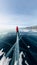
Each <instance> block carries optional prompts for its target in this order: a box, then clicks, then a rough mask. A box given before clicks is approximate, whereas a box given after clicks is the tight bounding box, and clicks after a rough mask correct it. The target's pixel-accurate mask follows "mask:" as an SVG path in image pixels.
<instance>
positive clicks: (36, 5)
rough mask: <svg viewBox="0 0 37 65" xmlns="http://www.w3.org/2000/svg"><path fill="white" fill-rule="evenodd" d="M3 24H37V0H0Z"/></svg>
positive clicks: (0, 19)
mask: <svg viewBox="0 0 37 65" xmlns="http://www.w3.org/2000/svg"><path fill="white" fill-rule="evenodd" d="M1 25H2V26H3V25H4V26H9V25H10V26H11V27H13V26H22V27H25V26H32V25H37V0H0V26H1Z"/></svg>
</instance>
